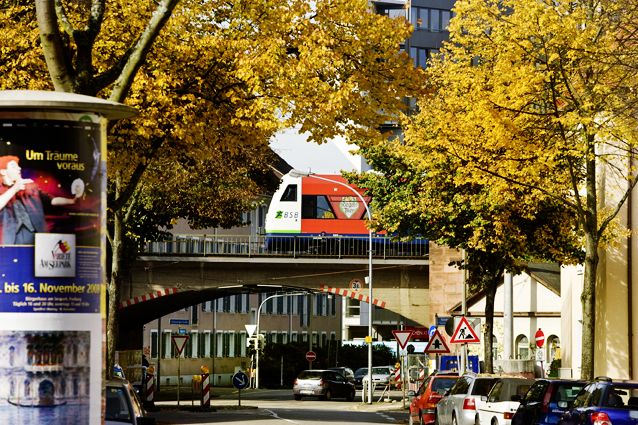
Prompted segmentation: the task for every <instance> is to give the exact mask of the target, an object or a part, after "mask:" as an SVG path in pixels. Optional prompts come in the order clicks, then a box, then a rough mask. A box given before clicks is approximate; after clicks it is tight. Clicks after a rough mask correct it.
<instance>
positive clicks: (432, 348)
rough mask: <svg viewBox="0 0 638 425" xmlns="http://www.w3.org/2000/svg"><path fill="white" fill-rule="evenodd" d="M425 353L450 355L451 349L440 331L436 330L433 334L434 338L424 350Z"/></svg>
mask: <svg viewBox="0 0 638 425" xmlns="http://www.w3.org/2000/svg"><path fill="white" fill-rule="evenodd" d="M423 351H424V352H425V353H435V354H444V353H449V352H450V349H449V347H448V346H447V344H446V343H445V340H444V339H443V337H442V336H441V334H440V333H439V330H438V329H436V330H435V331H434V333H433V334H432V338H430V342H429V343H428V346H427V347H425V350H423Z"/></svg>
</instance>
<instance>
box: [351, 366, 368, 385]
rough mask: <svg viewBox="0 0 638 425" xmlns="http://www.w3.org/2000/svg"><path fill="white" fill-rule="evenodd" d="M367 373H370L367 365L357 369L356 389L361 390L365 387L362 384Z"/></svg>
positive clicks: (355, 377) (355, 374)
mask: <svg viewBox="0 0 638 425" xmlns="http://www.w3.org/2000/svg"><path fill="white" fill-rule="evenodd" d="M367 374H368V368H367V367H362V368H360V369H357V371H356V372H355V373H354V386H355V388H356V389H358V390H359V389H361V388H363V384H362V380H363V376H364V375H367Z"/></svg>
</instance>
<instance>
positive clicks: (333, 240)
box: [139, 235, 429, 258]
mask: <svg viewBox="0 0 638 425" xmlns="http://www.w3.org/2000/svg"><path fill="white" fill-rule="evenodd" d="M372 240H373V244H372V255H373V256H374V257H376V258H389V257H401V258H405V257H418V258H424V257H427V256H428V246H429V245H428V243H427V241H426V240H423V239H415V240H413V241H407V242H397V241H392V240H391V238H390V237H387V236H374V237H373V238H372ZM369 246H370V240H369V238H354V237H345V236H314V237H309V236H289V237H279V236H278V237H267V236H263V235H251V236H249V235H174V236H173V239H170V240H163V241H159V242H151V241H146V242H143V243H142V244H141V245H140V249H139V253H140V254H143V255H149V254H150V255H166V254H170V255H172V254H182V255H183V254H189V255H201V256H209V255H210V256H213V255H219V256H247V257H250V256H285V257H293V258H298V257H337V258H343V257H367V256H368V250H369Z"/></svg>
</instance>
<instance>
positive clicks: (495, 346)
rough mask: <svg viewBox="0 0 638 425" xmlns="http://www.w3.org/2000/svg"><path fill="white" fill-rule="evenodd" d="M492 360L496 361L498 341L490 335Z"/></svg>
mask: <svg viewBox="0 0 638 425" xmlns="http://www.w3.org/2000/svg"><path fill="white" fill-rule="evenodd" d="M492 358H493V359H494V360H498V339H497V338H496V337H495V336H494V335H492Z"/></svg>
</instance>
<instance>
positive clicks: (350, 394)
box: [346, 390, 355, 401]
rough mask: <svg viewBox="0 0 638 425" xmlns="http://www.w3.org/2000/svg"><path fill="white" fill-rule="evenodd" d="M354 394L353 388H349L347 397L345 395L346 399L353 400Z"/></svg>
mask: <svg viewBox="0 0 638 425" xmlns="http://www.w3.org/2000/svg"><path fill="white" fill-rule="evenodd" d="M354 396H355V392H354V390H350V393H349V394H348V397H346V400H348V401H352V400H354Z"/></svg>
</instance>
